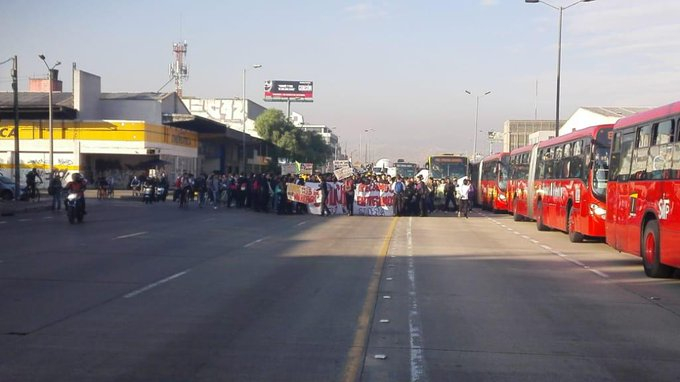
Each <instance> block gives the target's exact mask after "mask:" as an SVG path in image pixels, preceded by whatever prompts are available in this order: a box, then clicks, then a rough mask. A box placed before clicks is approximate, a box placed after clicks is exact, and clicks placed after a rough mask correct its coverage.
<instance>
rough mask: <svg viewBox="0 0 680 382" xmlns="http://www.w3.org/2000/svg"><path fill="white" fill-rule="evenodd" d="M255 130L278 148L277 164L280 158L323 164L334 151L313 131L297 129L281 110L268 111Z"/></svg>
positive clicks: (257, 121) (259, 118)
mask: <svg viewBox="0 0 680 382" xmlns="http://www.w3.org/2000/svg"><path fill="white" fill-rule="evenodd" d="M255 130H256V131H257V133H258V134H259V135H260V136H261V137H262V139H264V140H265V141H267V142H271V143H272V144H274V146H275V147H276V148H277V152H276V153H274V154H275V155H272V157H275V158H273V159H276V161H273V163H276V162H277V161H278V158H279V157H286V158H287V159H289V160H292V161H297V162H311V163H314V164H317V165H318V164H321V163H324V162H325V161H326V159H328V157H329V156H330V155H331V154H332V152H333V149H332V148H331V147H330V146H329V145H327V144H326V142H324V140H323V138H322V137H321V136H320V135H319V134H317V133H315V132H312V131H302V130H301V129H299V128H297V127H295V125H293V123H291V122H290V121H289V120H288V119H287V118H286V117H285V115H284V114H283V112H282V111H281V110H277V109H268V110H266V111H265V112H264V113H262V114H260V116H259V117H257V119H256V120H255Z"/></svg>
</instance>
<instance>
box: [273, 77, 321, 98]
mask: <svg viewBox="0 0 680 382" xmlns="http://www.w3.org/2000/svg"><path fill="white" fill-rule="evenodd" d="M313 96H314V83H313V82H312V81H278V80H269V81H265V82H264V100H265V101H286V102H287V101H296V102H312V98H313Z"/></svg>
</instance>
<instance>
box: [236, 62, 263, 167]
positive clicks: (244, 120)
mask: <svg viewBox="0 0 680 382" xmlns="http://www.w3.org/2000/svg"><path fill="white" fill-rule="evenodd" d="M261 67H262V65H259V64H256V65H253V69H259V68H261ZM242 102H243V105H242V106H243V161H242V162H241V172H242V173H243V174H245V173H246V122H247V121H248V120H247V117H248V116H247V113H246V109H247V107H248V100H247V98H246V68H243V100H242Z"/></svg>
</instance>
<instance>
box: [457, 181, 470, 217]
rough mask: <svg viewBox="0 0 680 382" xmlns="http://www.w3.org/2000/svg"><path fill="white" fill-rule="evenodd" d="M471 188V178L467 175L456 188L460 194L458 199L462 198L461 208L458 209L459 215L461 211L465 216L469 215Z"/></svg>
mask: <svg viewBox="0 0 680 382" xmlns="http://www.w3.org/2000/svg"><path fill="white" fill-rule="evenodd" d="M471 188H472V186H471V185H470V180H469V179H468V178H467V177H465V178H463V184H462V185H460V186H459V187H457V188H456V193H457V195H458V199H459V200H460V203H459V206H460V210H458V217H460V215H461V213H462V214H463V215H464V216H465V218H467V217H468V212H469V210H470V190H471Z"/></svg>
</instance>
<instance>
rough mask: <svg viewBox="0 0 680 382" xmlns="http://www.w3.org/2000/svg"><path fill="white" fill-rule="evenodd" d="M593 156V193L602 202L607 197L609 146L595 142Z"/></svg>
mask: <svg viewBox="0 0 680 382" xmlns="http://www.w3.org/2000/svg"><path fill="white" fill-rule="evenodd" d="M593 156H594V158H593V159H594V160H593V195H595V197H596V198H597V199H598V200H600V201H603V202H604V201H606V197H607V176H608V173H609V146H605V145H601V144H599V143H596V144H595V150H594V153H593Z"/></svg>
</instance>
